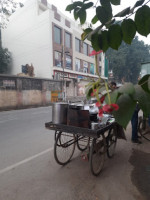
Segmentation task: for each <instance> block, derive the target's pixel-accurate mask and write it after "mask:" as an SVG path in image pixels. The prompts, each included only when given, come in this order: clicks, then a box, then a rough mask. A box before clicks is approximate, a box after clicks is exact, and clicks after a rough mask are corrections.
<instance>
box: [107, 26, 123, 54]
mask: <svg viewBox="0 0 150 200" xmlns="http://www.w3.org/2000/svg"><path fill="white" fill-rule="evenodd" d="M108 41H109V46H110V47H111V48H112V49H116V50H118V48H119V46H120V45H121V42H122V31H121V27H120V26H119V25H118V24H114V25H112V26H111V27H110V28H109V31H108Z"/></svg>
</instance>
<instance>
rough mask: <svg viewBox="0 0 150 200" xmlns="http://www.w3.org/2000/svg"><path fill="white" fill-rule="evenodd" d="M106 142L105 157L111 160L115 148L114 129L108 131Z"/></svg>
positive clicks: (115, 135) (115, 134) (115, 136)
mask: <svg viewBox="0 0 150 200" xmlns="http://www.w3.org/2000/svg"><path fill="white" fill-rule="evenodd" d="M106 142H107V156H108V157H109V158H112V157H113V155H114V153H115V148H116V143H117V132H116V129H115V127H113V128H111V129H110V130H109V132H108V136H107V139H106Z"/></svg>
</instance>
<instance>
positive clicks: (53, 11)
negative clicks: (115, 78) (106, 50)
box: [2, 0, 106, 96]
mask: <svg viewBox="0 0 150 200" xmlns="http://www.w3.org/2000/svg"><path fill="white" fill-rule="evenodd" d="M86 25H88V24H86ZM81 33H82V29H81V26H80V25H79V24H77V23H75V21H73V20H71V19H68V18H67V17H66V16H65V15H63V14H62V13H61V12H60V11H59V10H57V8H56V7H55V6H54V5H50V4H48V3H47V1H46V0H41V1H39V0H28V1H27V2H25V4H24V7H22V8H19V9H18V10H17V11H16V12H15V13H14V14H13V15H12V16H11V17H10V21H9V23H8V26H7V29H5V30H3V31H2V45H3V47H7V48H8V49H9V51H10V52H11V53H12V71H11V74H12V75H17V74H18V73H21V72H22V65H26V64H31V63H32V65H33V67H34V74H35V76H36V77H40V78H42V77H43V78H53V79H57V80H63V83H64V92H65V94H66V95H67V96H76V95H78V96H80V95H84V94H85V87H84V86H85V85H86V84H87V81H89V79H90V78H97V75H96V72H95V68H94V58H93V57H90V56H89V53H90V52H91V51H92V47H91V45H90V42H89V41H84V42H83V41H81ZM98 60H99V70H100V73H101V75H102V76H104V75H105V74H106V70H105V68H104V65H105V55H104V54H103V53H101V54H99V57H98Z"/></svg>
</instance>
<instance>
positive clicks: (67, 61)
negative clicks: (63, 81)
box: [66, 55, 72, 69]
mask: <svg viewBox="0 0 150 200" xmlns="http://www.w3.org/2000/svg"><path fill="white" fill-rule="evenodd" d="M66 68H67V69H72V58H71V56H69V55H66Z"/></svg>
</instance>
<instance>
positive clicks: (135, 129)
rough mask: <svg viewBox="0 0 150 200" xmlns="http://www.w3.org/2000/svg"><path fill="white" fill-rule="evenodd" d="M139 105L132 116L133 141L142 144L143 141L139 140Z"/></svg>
mask: <svg viewBox="0 0 150 200" xmlns="http://www.w3.org/2000/svg"><path fill="white" fill-rule="evenodd" d="M139 110H140V109H139V106H138V104H137V105H136V108H135V111H134V113H133V115H132V118H131V126H132V136H131V141H132V142H133V143H137V144H141V143H142V142H141V141H140V140H139V136H138V113H139Z"/></svg>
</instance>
